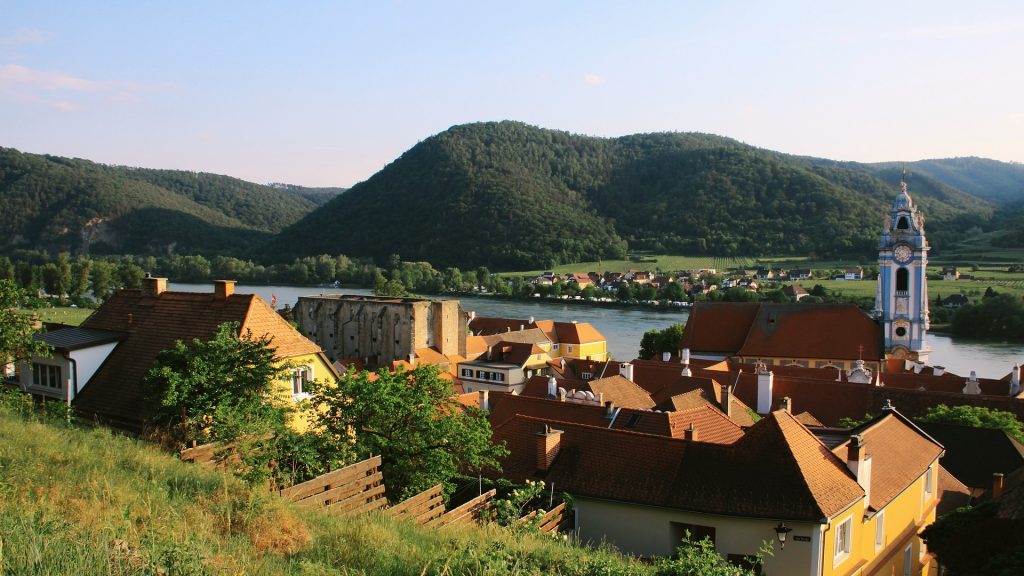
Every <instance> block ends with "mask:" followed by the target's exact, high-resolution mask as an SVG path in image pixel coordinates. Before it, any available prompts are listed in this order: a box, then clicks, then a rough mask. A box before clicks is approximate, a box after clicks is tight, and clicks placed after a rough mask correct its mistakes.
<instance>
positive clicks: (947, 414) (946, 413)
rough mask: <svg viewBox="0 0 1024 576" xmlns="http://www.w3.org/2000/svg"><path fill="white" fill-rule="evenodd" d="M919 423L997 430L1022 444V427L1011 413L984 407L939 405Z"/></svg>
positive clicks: (1023, 435)
mask: <svg viewBox="0 0 1024 576" xmlns="http://www.w3.org/2000/svg"><path fill="white" fill-rule="evenodd" d="M917 420H918V421H920V422H942V423H944V424H959V425H961V426H971V427H972V428H997V429H999V430H1003V431H1005V432H1006V433H1007V434H1009V435H1010V436H1013V437H1014V438H1016V439H1017V440H1018V441H1020V442H1024V426H1022V424H1021V422H1020V420H1017V417H1016V416H1014V414H1013V413H1012V412H1006V411H1004V410H994V409H990V408H985V407H984V406H966V405H961V406H953V407H949V406H946V405H945V404H939V405H938V406H934V407H932V408H929V409H928V412H926V413H925V415H924V416H921V417H920V418H918V419H917Z"/></svg>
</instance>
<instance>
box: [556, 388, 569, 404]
mask: <svg viewBox="0 0 1024 576" xmlns="http://www.w3.org/2000/svg"><path fill="white" fill-rule="evenodd" d="M568 394H569V393H568V392H566V391H565V388H559V389H558V401H559V402H565V397H566V395H568Z"/></svg>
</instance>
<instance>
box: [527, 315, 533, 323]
mask: <svg viewBox="0 0 1024 576" xmlns="http://www.w3.org/2000/svg"><path fill="white" fill-rule="evenodd" d="M526 323H527V324H533V316H530V318H529V319H528V320H527V321H526Z"/></svg>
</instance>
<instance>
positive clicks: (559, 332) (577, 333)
mask: <svg viewBox="0 0 1024 576" xmlns="http://www.w3.org/2000/svg"><path fill="white" fill-rule="evenodd" d="M555 337H556V338H558V340H557V341H558V343H560V344H589V343H592V342H604V341H605V340H606V338H605V337H604V335H603V334H601V333H600V332H598V331H597V329H596V328H594V327H593V326H591V325H590V323H589V322H578V323H577V322H555Z"/></svg>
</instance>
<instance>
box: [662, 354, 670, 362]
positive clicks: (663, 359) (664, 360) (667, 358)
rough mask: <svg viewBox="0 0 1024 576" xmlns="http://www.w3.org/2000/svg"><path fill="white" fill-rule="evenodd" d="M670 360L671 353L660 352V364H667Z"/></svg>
mask: <svg viewBox="0 0 1024 576" xmlns="http://www.w3.org/2000/svg"><path fill="white" fill-rule="evenodd" d="M671 358H672V353H671V352H662V353H661V361H662V362H668V361H669V360H670V359H671Z"/></svg>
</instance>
